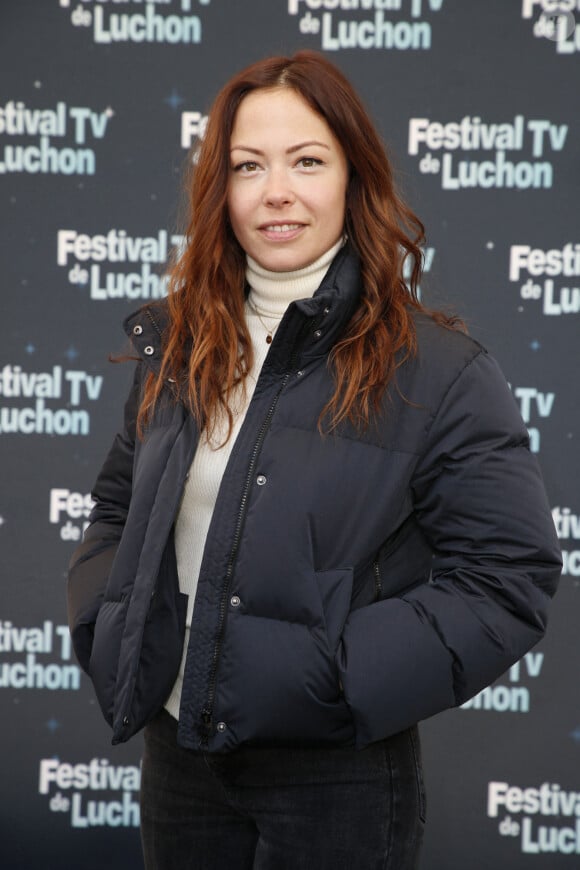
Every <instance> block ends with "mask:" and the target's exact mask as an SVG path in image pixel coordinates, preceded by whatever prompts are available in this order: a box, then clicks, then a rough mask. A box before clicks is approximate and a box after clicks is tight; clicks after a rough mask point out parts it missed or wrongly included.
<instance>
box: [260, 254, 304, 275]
mask: <svg viewBox="0 0 580 870" xmlns="http://www.w3.org/2000/svg"><path fill="white" fill-rule="evenodd" d="M318 256H319V255H316V256H310V257H309V256H308V255H306V254H305V255H304V256H300V255H299V254H290V253H284V252H282V251H280V253H279V254H278V255H276V254H270V255H269V256H265V257H260V256H255V255H254V254H252V253H250V257H252V258H253V259H254V260H255V261H256V262H257V263H259V264H260V266H261V267H262V268H263V269H268V270H269V271H270V272H295V271H296V270H297V269H303V268H304V267H305V266H309V265H310V263H313V262H314V261H315V260H316V259H318Z"/></svg>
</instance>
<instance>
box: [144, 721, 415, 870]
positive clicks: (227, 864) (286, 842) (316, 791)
mask: <svg viewBox="0 0 580 870" xmlns="http://www.w3.org/2000/svg"><path fill="white" fill-rule="evenodd" d="M176 734H177V723H176V721H175V719H173V717H172V716H170V715H169V713H167V712H165V711H162V712H161V713H160V714H159V715H158V716H156V717H155V719H154V720H153V721H152V722H151V723H150V724H149V725H148V726H147V727H146V728H145V751H144V755H143V769H142V783H141V837H142V843H143V852H144V856H145V866H146V868H147V870H306V868H308V870H330V868H332V870H343V868H348V870H379V868H381V870H415V868H416V867H417V865H418V857H419V850H420V847H421V841H422V836H423V822H424V819H425V798H424V791H423V780H422V772H421V761H420V757H419V743H418V739H417V731H416V729H411V730H409V731H404V732H401V733H400V734H396V735H395V736H394V737H391V738H389V739H388V740H383V741H379V742H378V743H373V744H372V745H370V746H368V747H366V748H365V749H362V750H355V749H350V748H346V749H345V748H342V747H338V748H326V747H325V748H318V747H317V748H303V747H291V746H289V747H283V748H279V747H277V748H271V747H253V746H246V747H244V746H242V747H240V748H239V749H237V750H235V751H233V752H230V753H220V754H214V753H212V754H210V753H206V752H197V751H192V750H188V749H183V748H181V747H179V746H178V745H177V742H176Z"/></svg>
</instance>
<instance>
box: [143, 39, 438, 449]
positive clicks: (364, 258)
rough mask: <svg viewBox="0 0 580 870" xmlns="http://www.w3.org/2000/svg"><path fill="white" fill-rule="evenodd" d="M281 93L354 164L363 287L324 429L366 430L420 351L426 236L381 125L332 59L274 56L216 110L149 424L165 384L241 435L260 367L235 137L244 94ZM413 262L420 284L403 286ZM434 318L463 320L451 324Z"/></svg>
mask: <svg viewBox="0 0 580 870" xmlns="http://www.w3.org/2000/svg"><path fill="white" fill-rule="evenodd" d="M276 88H291V89H292V90H293V91H295V92H296V93H297V94H299V95H300V96H301V97H302V98H303V99H304V100H305V102H306V103H307V104H308V105H309V106H310V107H311V108H312V109H313V110H314V111H315V112H316V113H317V114H318V115H320V116H321V117H322V118H324V120H325V121H326V123H327V124H328V126H329V127H330V129H331V130H332V132H333V134H334V136H335V137H336V139H337V140H338V141H339V143H340V144H341V146H342V148H343V151H344V154H345V156H346V159H347V162H348V165H349V182H348V186H347V193H346V225H345V232H346V233H347V234H348V238H349V242H350V244H351V245H352V246H353V247H354V249H355V251H356V253H357V254H358V256H359V258H360V262H361V271H362V288H363V289H362V294H361V297H360V304H359V306H358V308H357V310H356V311H355V313H354V315H353V317H352V319H351V321H350V323H349V324H348V326H347V328H346V330H345V332H344V334H343V335H342V336H341V338H340V340H339V341H338V342H337V344H336V345H335V346H334V347H333V349H332V351H331V353H330V357H329V365H330V366H331V368H332V371H333V374H334V384H335V389H334V393H333V395H332V396H331V398H330V400H329V401H328V403H327V404H326V406H325V407H324V408H323V410H322V412H321V415H320V420H319V428H321V431H322V428H323V426H324V428H328V429H329V430H332V429H333V428H335V427H336V426H337V425H338V424H339V423H340V422H341V421H343V420H345V419H348V420H350V421H351V422H352V423H353V424H354V425H355V426H357V427H358V428H363V429H364V428H365V427H366V426H367V425H368V423H369V421H370V417H371V413H372V412H373V411H374V410H377V409H378V407H379V404H380V401H381V398H382V395H383V393H384V391H385V389H386V386H387V384H388V383H389V381H390V380H391V378H392V376H393V374H394V371H395V369H396V368H397V367H398V366H399V365H400V364H401V363H402V362H403V361H404V360H405V359H407V358H408V357H409V356H410V355H412V354H413V353H414V352H415V351H416V336H415V331H414V328H413V319H412V314H411V309H415V310H422V311H425V310H426V309H424V308H423V306H422V305H421V303H420V302H419V299H418V297H417V286H418V283H419V279H420V276H421V272H422V263H423V260H422V256H423V255H422V251H421V247H420V246H421V245H422V244H423V243H424V242H425V228H424V226H423V224H422V223H421V221H420V220H419V218H418V217H417V216H416V215H415V214H414V213H413V212H412V211H411V209H410V208H409V207H408V206H407V205H406V204H405V203H404V201H403V199H402V198H401V196H400V194H399V192H398V190H397V187H396V184H395V181H394V178H393V171H392V168H391V165H390V161H389V159H388V157H387V154H386V151H385V147H384V145H383V143H382V141H381V139H380V137H379V135H378V133H377V131H376V130H375V128H374V125H373V123H372V122H371V120H370V118H369V116H368V114H367V112H366V111H365V109H364V107H363V106H362V104H361V101H360V99H359V97H358V96H357V94H356V92H355V90H354V88H353V87H352V85H351V84H350V83H349V81H348V80H347V79H346V78H345V76H344V75H343V74H342V72H340V70H338V69H337V67H335V66H334V65H333V64H332V63H330V62H329V61H328V60H326V58H325V57H324V56H322V55H321V54H318V53H317V52H314V51H299V52H298V53H296V54H295V55H294V56H292V57H271V58H267V59H265V60H262V61H259V62H257V63H254V64H252V65H251V66H249V67H248V68H247V69H244V70H243V71H242V72H240V73H238V74H237V75H235V76H234V77H233V78H232V79H231V80H230V81H229V82H228V83H227V84H226V85H225V86H224V87H223V89H222V90H221V91H220V92H219V94H218V96H217V97H216V99H215V102H214V104H213V106H212V108H211V110H210V113H209V120H208V124H207V128H206V132H205V136H204V138H203V141H202V143H201V145H200V147H199V150H198V153H197V155H196V160H195V164H194V166H193V169H192V173H191V180H190V184H189V223H188V226H187V230H186V234H185V239H186V244H185V249H184V251H183V252H182V254H181V256H180V257H179V258H178V259H177V261H176V262H175V264H174V266H173V268H172V270H171V275H170V283H169V296H168V306H169V317H170V323H169V326H168V330H167V335H166V337H165V345H164V350H163V357H162V362H161V370H160V374H159V376H158V377H155V376H153V375H150V376H149V378H148V380H147V382H146V386H145V391H144V396H143V399H142V403H141V407H140V411H139V424H140V426H141V427H142V426H143V425H144V424H145V423H146V421H147V419H148V417H149V414H150V412H151V411H152V408H153V407H154V405H155V403H156V402H157V400H158V399H159V396H160V393H161V390H162V388H163V384H164V383H165V382H166V381H167V380H168V379H172V380H173V381H176V382H178V383H180V384H181V392H182V395H184V396H185V397H186V400H187V402H188V404H189V407H190V410H191V412H192V413H193V414H194V415H195V417H196V419H197V421H198V423H199V424H200V426H205V427H207V428H208V429H209V431H210V432H211V430H212V429H213V426H214V424H215V422H216V419H217V417H218V415H219V414H221V413H225V414H227V417H228V420H229V431H228V438H229V436H230V435H231V427H232V415H231V412H230V410H229V408H228V399H229V397H230V396H231V393H232V390H233V389H234V388H235V387H236V386H237V385H239V384H240V383H241V382H243V381H244V379H245V377H246V375H247V373H248V371H249V370H250V368H251V366H252V361H253V352H252V344H251V340H250V335H249V332H248V329H247V326H246V322H245V317H244V285H245V253H244V251H243V250H242V248H241V246H240V244H239V243H238V241H237V239H236V237H235V236H234V233H233V231H232V228H231V225H230V221H229V216H228V207H227V195H228V182H229V175H230V155H229V151H230V137H231V132H232V128H233V125H234V120H235V116H236V111H237V109H238V107H239V105H240V103H241V101H242V100H243V99H244V97H245V96H246V95H247V94H249V93H250V92H252V91H255V90H258V89H276ZM407 257H409V258H410V262H411V264H412V268H411V275H410V282H409V284H410V286H409V287H408V286H407V284H406V283H405V280H404V277H403V264H404V261H405V259H406V258H407ZM431 316H433V317H435V318H436V319H438V320H441V321H442V322H447V323H449V324H451V323H452V321H451V320H450V319H446V318H444V317H443V315H440V314H432V315H431Z"/></svg>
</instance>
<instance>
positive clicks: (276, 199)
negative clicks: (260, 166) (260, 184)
mask: <svg viewBox="0 0 580 870" xmlns="http://www.w3.org/2000/svg"><path fill="white" fill-rule="evenodd" d="M295 200H296V196H295V194H294V192H293V190H292V186H291V184H290V179H289V178H288V174H287V173H286V172H285V171H284V169H283V168H280V169H276V168H272V169H271V170H270V171H269V172H268V177H267V180H266V184H265V186H264V203H265V204H266V205H268V206H270V208H282V207H283V206H285V205H291V204H292V203H294V202H295Z"/></svg>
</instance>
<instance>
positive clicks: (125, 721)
mask: <svg viewBox="0 0 580 870" xmlns="http://www.w3.org/2000/svg"><path fill="white" fill-rule="evenodd" d="M128 724H129V717H128V716H123V725H128Z"/></svg>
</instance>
